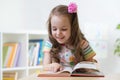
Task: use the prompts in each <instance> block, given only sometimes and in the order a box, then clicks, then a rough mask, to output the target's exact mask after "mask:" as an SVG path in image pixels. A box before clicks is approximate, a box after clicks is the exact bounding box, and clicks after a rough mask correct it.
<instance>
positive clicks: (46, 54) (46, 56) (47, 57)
mask: <svg viewBox="0 0 120 80" xmlns="http://www.w3.org/2000/svg"><path fill="white" fill-rule="evenodd" d="M50 63H51V57H50V53H49V52H44V58H43V65H46V64H50Z"/></svg>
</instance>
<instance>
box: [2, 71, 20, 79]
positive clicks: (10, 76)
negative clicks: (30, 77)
mask: <svg viewBox="0 0 120 80" xmlns="http://www.w3.org/2000/svg"><path fill="white" fill-rule="evenodd" d="M17 79H18V73H17V72H3V80H17Z"/></svg>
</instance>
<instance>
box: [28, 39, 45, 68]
mask: <svg viewBox="0 0 120 80" xmlns="http://www.w3.org/2000/svg"><path fill="white" fill-rule="evenodd" d="M42 47H43V39H30V40H29V65H30V66H36V65H39V64H41V62H42V57H43V53H42Z"/></svg>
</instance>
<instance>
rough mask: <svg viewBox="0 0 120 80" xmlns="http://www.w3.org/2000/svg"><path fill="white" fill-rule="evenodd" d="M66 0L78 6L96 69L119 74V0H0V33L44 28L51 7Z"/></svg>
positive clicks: (81, 26) (80, 19) (44, 29)
mask: <svg viewBox="0 0 120 80" xmlns="http://www.w3.org/2000/svg"><path fill="white" fill-rule="evenodd" d="M70 2H75V3H76V4H77V5H78V16H79V23H80V28H81V30H82V32H83V33H84V35H85V37H86V38H87V39H88V41H89V42H90V45H91V46H92V47H93V49H94V50H95V52H96V53H97V55H96V56H95V58H96V59H97V60H98V63H99V65H100V69H101V70H102V71H103V72H104V73H106V74H109V73H120V56H119V54H120V47H116V46H120V40H119V41H117V40H118V39H120V28H119V24H120V5H119V4H120V0H0V32H4V31H46V30H47V28H46V27H47V26H46V21H47V19H48V16H49V13H50V11H51V9H52V8H53V7H55V6H56V5H59V4H65V5H68V4H69V3H70ZM117 27H118V28H117ZM116 48H118V49H117V51H116ZM115 51H116V52H115Z"/></svg>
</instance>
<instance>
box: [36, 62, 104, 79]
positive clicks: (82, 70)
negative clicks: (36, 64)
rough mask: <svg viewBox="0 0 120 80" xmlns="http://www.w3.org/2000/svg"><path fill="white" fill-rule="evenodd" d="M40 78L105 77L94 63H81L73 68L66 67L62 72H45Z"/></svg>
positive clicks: (40, 74)
mask: <svg viewBox="0 0 120 80" xmlns="http://www.w3.org/2000/svg"><path fill="white" fill-rule="evenodd" d="M38 77H104V74H103V73H102V72H101V71H100V70H99V69H98V68H97V65H96V63H94V62H86V61H84V62H79V63H78V64H76V65H75V66H74V67H73V68H71V67H67V66H66V67H64V69H63V70H62V71H59V72H56V73H55V72H50V71H43V72H40V73H39V74H38Z"/></svg>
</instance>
